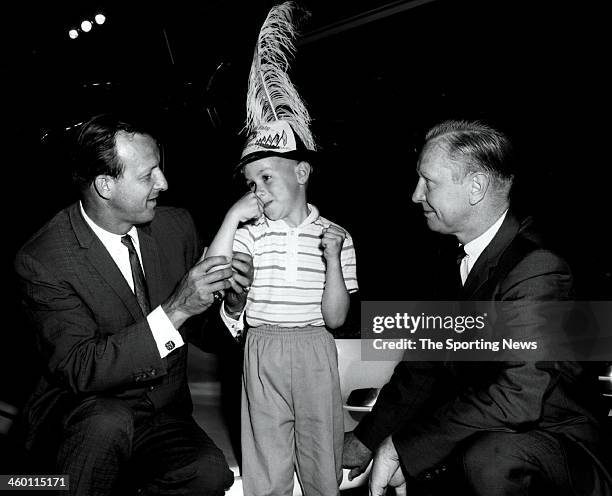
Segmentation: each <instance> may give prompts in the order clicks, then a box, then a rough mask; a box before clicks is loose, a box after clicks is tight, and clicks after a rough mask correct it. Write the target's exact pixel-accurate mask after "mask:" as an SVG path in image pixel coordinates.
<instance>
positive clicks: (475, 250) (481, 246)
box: [463, 209, 508, 273]
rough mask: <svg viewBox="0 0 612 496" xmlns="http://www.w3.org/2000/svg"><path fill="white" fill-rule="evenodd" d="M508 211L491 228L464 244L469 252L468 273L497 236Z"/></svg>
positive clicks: (466, 251)
mask: <svg viewBox="0 0 612 496" xmlns="http://www.w3.org/2000/svg"><path fill="white" fill-rule="evenodd" d="M507 213H508V209H506V210H505V212H504V213H503V214H502V215H501V217H500V218H499V219H497V220H496V221H495V223H494V224H493V225H492V226H491V227H489V229H487V230H486V231H485V232H483V233H482V234H481V235H480V236H478V237H477V238H476V239H473V240H472V241H470V242H469V243H467V244H465V245H464V246H463V249H464V250H465V253H467V257H466V258H467V264H468V273H469V271H470V270H472V267H473V266H474V264H475V263H476V260H478V257H480V255H481V254H482V252H483V251H484V250H485V248H486V247H487V246H489V243H490V242H491V240H492V239H493V238H494V237H495V235H496V234H497V231H499V228H500V227H501V225H502V223H503V222H504V219H505V218H506V214H507Z"/></svg>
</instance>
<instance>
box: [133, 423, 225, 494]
mask: <svg viewBox="0 0 612 496" xmlns="http://www.w3.org/2000/svg"><path fill="white" fill-rule="evenodd" d="M133 452H134V453H133V463H132V467H131V469H132V470H134V474H138V476H139V478H140V479H142V480H143V482H144V483H143V484H141V489H142V491H141V494H142V495H193V496H196V495H197V496H221V495H223V494H224V492H225V490H226V489H229V487H230V486H231V485H232V483H233V481H234V474H233V473H232V471H231V470H230V469H229V467H228V465H227V461H226V459H225V456H224V455H223V452H222V451H221V450H220V449H219V448H218V447H217V446H216V445H215V444H214V442H213V441H212V440H211V439H210V438H209V437H208V435H207V434H206V433H205V432H204V431H203V430H202V429H201V428H200V427H199V426H198V424H197V423H196V421H195V420H194V419H193V418H192V417H179V418H177V417H173V416H169V415H166V414H164V413H161V414H157V415H155V416H154V417H152V418H151V419H149V420H147V421H146V422H144V423H143V424H142V425H141V426H139V427H138V428H137V429H136V433H135V435H134V448H133Z"/></svg>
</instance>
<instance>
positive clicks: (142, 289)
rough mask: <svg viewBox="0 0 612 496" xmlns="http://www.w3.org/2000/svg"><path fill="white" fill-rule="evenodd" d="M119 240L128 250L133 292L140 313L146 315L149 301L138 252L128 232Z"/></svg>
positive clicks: (149, 308) (149, 306)
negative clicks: (140, 310)
mask: <svg viewBox="0 0 612 496" xmlns="http://www.w3.org/2000/svg"><path fill="white" fill-rule="evenodd" d="M121 242H122V243H123V244H124V245H125V246H127V249H128V251H129V252H130V267H131V268H132V279H133V280H134V294H135V295H136V299H137V300H138V304H139V305H140V308H141V309H142V313H143V314H144V315H145V316H147V315H149V312H150V311H151V303H149V291H148V289H147V281H146V280H145V276H144V273H143V272H142V267H141V265H140V259H139V258H138V253H136V248H134V243H132V238H131V237H130V235H129V234H126V235H125V236H123V237H122V238H121Z"/></svg>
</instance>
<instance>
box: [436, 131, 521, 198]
mask: <svg viewBox="0 0 612 496" xmlns="http://www.w3.org/2000/svg"><path fill="white" fill-rule="evenodd" d="M438 139H439V140H442V141H443V142H444V144H445V145H446V146H445V148H446V151H447V153H448V156H449V158H450V159H451V160H452V161H454V162H457V163H458V164H460V166H461V167H462V168H463V177H465V176H466V175H467V174H470V173H472V172H487V173H489V174H490V175H491V178H492V180H493V186H495V187H496V189H503V190H508V189H509V188H510V187H511V185H512V182H513V180H514V173H515V170H514V166H515V164H514V157H513V151H512V144H511V143H510V139H509V138H508V137H507V136H506V135H505V134H504V133H502V132H501V131H498V130H496V129H494V128H492V127H490V126H488V125H486V124H483V123H482V122H479V121H463V120H447V121H444V122H441V123H439V124H437V125H435V126H434V127H432V128H431V129H430V130H429V131H428V132H427V134H426V135H425V140H426V142H427V143H428V142H431V141H434V140H438ZM456 179H457V180H458V179H459V177H457V178H456Z"/></svg>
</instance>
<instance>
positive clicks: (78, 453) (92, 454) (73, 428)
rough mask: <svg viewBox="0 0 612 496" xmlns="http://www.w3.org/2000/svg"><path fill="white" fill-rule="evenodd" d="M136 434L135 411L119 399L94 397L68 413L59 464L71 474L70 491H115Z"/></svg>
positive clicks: (84, 495)
mask: <svg viewBox="0 0 612 496" xmlns="http://www.w3.org/2000/svg"><path fill="white" fill-rule="evenodd" d="M133 434H134V416H133V413H132V410H131V409H130V408H129V406H127V405H126V404H125V403H124V402H123V401H121V400H118V399H113V398H90V399H88V400H86V401H84V402H82V403H80V404H79V405H78V406H76V407H75V408H74V409H73V410H72V411H71V412H70V413H69V414H68V415H66V416H65V417H64V420H63V435H62V440H61V442H60V446H59V450H58V452H57V457H56V465H57V470H58V473H59V474H68V475H69V476H70V490H69V492H68V494H70V495H77V496H104V495H109V494H111V493H112V491H113V488H114V486H115V484H116V482H117V480H118V477H119V474H120V471H121V469H122V468H123V467H124V466H125V465H126V463H127V461H128V459H129V457H130V455H131V452H132V439H133Z"/></svg>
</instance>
